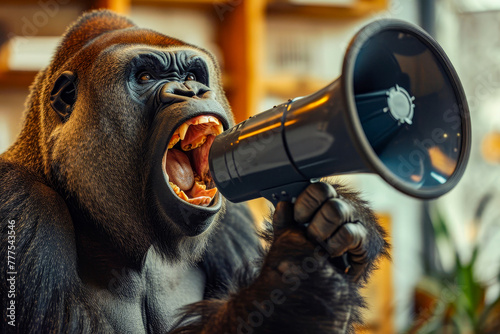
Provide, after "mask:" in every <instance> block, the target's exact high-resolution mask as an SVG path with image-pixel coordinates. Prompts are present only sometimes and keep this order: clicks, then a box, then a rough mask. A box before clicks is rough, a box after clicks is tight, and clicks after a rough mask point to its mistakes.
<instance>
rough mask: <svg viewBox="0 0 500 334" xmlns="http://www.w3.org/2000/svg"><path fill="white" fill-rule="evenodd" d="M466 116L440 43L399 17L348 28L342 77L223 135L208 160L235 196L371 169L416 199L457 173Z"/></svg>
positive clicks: (281, 194)
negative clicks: (352, 29) (355, 31)
mask: <svg viewBox="0 0 500 334" xmlns="http://www.w3.org/2000/svg"><path fill="white" fill-rule="evenodd" d="M470 131H471V126H470V117H469V111H468V107H467V101H466V99H465V94H464V92H463V89H462V86H461V84H460V81H459V79H458V76H457V74H456V72H455V70H454V69H453V66H452V65H451V63H450V61H449V59H448V58H447V57H446V55H445V53H444V51H443V50H442V49H441V47H440V46H439V45H438V43H437V42H436V41H435V40H434V39H432V38H431V37H430V36H429V35H428V34H427V33H425V32H424V31H423V30H422V29H420V28H418V27H416V26H414V25H411V24H408V23H406V22H403V21H399V20H379V21H375V22H373V23H371V24H369V25H367V26H366V27H365V28H363V29H362V30H361V31H360V32H358V34H356V35H355V36H354V38H353V39H352V41H351V44H350V45H349V47H348V49H347V52H346V56H345V58H344V64H343V70H342V76H340V77H339V78H338V79H337V80H335V81H334V82H332V83H331V84H330V85H328V86H326V87H325V88H323V89H321V90H320V91H318V92H316V93H313V94H311V95H309V96H306V97H304V98H297V99H293V100H289V101H288V102H286V103H284V104H281V105H279V106H276V107H274V108H272V109H270V110H267V111H265V112H262V113H260V114H257V115H256V116H254V117H252V118H250V119H248V120H246V121H244V122H242V123H240V124H238V125H236V126H235V127H233V128H231V129H229V130H227V131H225V132H224V133H222V134H221V135H219V136H218V137H217V138H216V139H215V141H214V143H213V145H212V148H211V150H210V156H209V164H210V170H211V174H212V177H213V179H214V181H215V183H216V185H217V187H218V189H219V191H220V192H221V193H222V194H223V195H224V196H225V197H226V198H228V199H229V200H231V201H234V202H239V201H244V200H249V199H252V198H256V197H261V196H264V197H266V198H268V199H271V200H272V201H273V202H277V201H279V200H290V199H293V197H294V196H296V195H298V193H299V192H300V190H301V189H302V188H304V187H305V185H306V184H308V183H309V182H310V181H311V180H315V179H317V178H320V177H324V176H329V175H337V174H346V173H355V172H370V173H376V174H378V175H380V176H381V177H382V178H383V179H384V180H385V181H387V182H388V183H389V184H390V185H392V186H393V187H395V188H396V189H398V190H400V191H402V192H404V193H406V194H408V195H411V196H414V197H417V198H422V199H430V198H435V197H438V196H441V195H443V194H445V193H446V192H448V191H449V190H451V189H452V188H453V187H454V186H455V185H456V184H457V182H458V181H459V180H460V178H461V177H462V175H463V172H464V170H465V166H466V164H467V161H468V156H469V151H470V137H471V136H470Z"/></svg>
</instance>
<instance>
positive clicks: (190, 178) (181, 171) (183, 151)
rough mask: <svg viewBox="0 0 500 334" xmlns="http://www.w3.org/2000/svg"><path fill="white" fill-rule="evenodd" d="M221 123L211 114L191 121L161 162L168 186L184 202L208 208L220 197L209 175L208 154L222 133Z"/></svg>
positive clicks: (173, 139) (174, 138) (178, 131)
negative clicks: (216, 138) (216, 196)
mask: <svg viewBox="0 0 500 334" xmlns="http://www.w3.org/2000/svg"><path fill="white" fill-rule="evenodd" d="M222 131H223V126H222V124H221V122H220V121H219V120H218V119H217V118H216V117H214V116H211V115H200V116H196V117H193V118H190V119H188V120H187V121H185V122H184V123H182V125H181V126H179V127H178V128H177V129H176V130H175V131H174V134H173V135H172V137H171V138H170V141H169V144H168V148H167V150H166V151H165V154H164V155H163V159H162V165H163V166H162V167H163V171H164V173H166V175H167V178H168V184H169V185H170V187H171V188H172V190H173V191H174V192H175V193H176V194H177V196H179V197H180V198H181V199H182V200H184V201H186V202H188V203H191V204H194V205H200V206H209V205H210V203H211V202H212V199H213V198H214V197H215V195H216V194H217V188H215V184H214V182H213V180H212V176H211V175H210V170H209V167H208V154H209V152H210V147H211V146H212V143H213V141H214V139H215V136H217V135H219V134H221V133H222Z"/></svg>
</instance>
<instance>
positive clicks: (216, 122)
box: [208, 116, 220, 125]
mask: <svg viewBox="0 0 500 334" xmlns="http://www.w3.org/2000/svg"><path fill="white" fill-rule="evenodd" d="M208 121H209V122H212V123H215V124H217V125H220V122H219V120H218V119H217V118H215V117H213V116H208Z"/></svg>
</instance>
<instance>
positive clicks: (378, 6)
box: [267, 0, 388, 19]
mask: <svg viewBox="0 0 500 334" xmlns="http://www.w3.org/2000/svg"><path fill="white" fill-rule="evenodd" d="M387 7H388V0H357V1H356V3H355V4H354V5H352V6H336V5H331V6H329V5H305V4H297V3H290V2H288V1H282V0H274V1H272V0H270V1H269V5H268V7H267V11H268V14H274V15H276V14H278V15H297V16H301V17H313V18H342V19H347V18H356V17H361V16H365V15H370V14H373V13H375V12H378V11H381V10H384V9H387Z"/></svg>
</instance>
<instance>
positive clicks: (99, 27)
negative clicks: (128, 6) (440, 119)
mask: <svg viewBox="0 0 500 334" xmlns="http://www.w3.org/2000/svg"><path fill="white" fill-rule="evenodd" d="M232 125H234V120H233V118H232V115H231V111H230V107H229V105H228V102H227V99H226V97H225V95H224V91H223V89H222V87H221V77H220V70H219V66H218V65H217V62H216V60H215V59H214V57H213V56H212V55H211V54H210V53H209V52H207V51H205V50H203V49H200V48H198V47H196V46H193V45H190V44H187V43H184V42H182V41H180V40H177V39H174V38H171V37H167V36H165V35H162V34H160V33H157V32H155V31H152V30H148V29H142V28H139V27H137V26H135V25H134V24H133V23H132V22H131V21H130V20H128V19H127V18H124V17H122V16H119V15H117V14H114V13H112V12H110V11H102V10H101V11H93V12H88V13H86V14H84V15H83V16H82V17H81V18H80V19H79V20H78V21H77V22H75V23H74V24H73V25H72V26H71V27H70V28H69V29H68V30H67V32H66V33H65V35H64V37H63V39H62V41H61V43H60V45H59V47H58V49H57V51H56V53H55V55H54V58H53V60H52V62H51V63H50V65H49V66H48V67H47V68H45V69H44V70H42V71H41V72H40V73H39V74H38V75H37V77H36V79H35V81H34V83H33V85H32V86H31V91H30V95H29V97H28V100H27V104H26V114H25V121H24V126H23V129H22V131H21V133H20V135H19V137H18V139H17V140H16V141H15V143H14V144H13V145H12V146H11V147H10V148H9V149H8V150H7V151H6V152H5V153H3V154H2V155H1V156H0V184H1V190H0V218H1V250H0V253H1V254H0V262H1V268H2V270H1V271H0V280H1V282H2V283H1V288H2V291H1V296H2V297H1V300H2V307H1V309H2V318H3V321H2V325H1V327H2V328H1V329H0V330H1V331H2V332H17V333H42V332H43V333H46V332H50V333H166V332H169V333H350V332H353V328H354V325H355V324H356V323H359V322H360V321H361V318H360V308H362V307H363V306H364V303H363V300H362V298H361V297H360V295H359V293H358V290H359V288H360V287H361V286H363V285H364V284H365V282H366V281H367V278H368V276H369V274H370V272H371V271H372V269H373V268H374V267H375V263H376V262H377V259H379V258H380V257H381V256H383V255H386V254H387V249H388V244H387V242H386V241H385V233H384V231H383V230H382V228H381V227H380V226H379V225H378V223H377V221H376V219H375V216H374V214H373V212H372V211H371V210H370V208H369V207H368V205H367V203H366V202H364V201H363V200H361V199H360V198H359V195H358V194H357V193H356V192H354V191H352V190H350V189H349V188H347V187H346V186H343V185H341V184H329V183H327V182H318V183H314V184H312V185H310V186H309V187H308V188H307V189H306V190H304V192H302V193H301V194H300V195H299V196H298V197H297V199H296V201H295V202H294V203H290V202H280V203H279V204H278V205H277V208H276V210H275V212H274V215H273V217H272V219H271V220H272V222H269V223H267V225H266V226H267V227H266V228H258V227H257V226H261V225H257V224H256V223H255V222H254V221H253V218H252V215H251V213H250V211H249V209H248V208H247V206H246V205H245V204H233V203H230V202H229V201H226V200H225V199H224V198H223V197H222V195H221V194H220V193H218V190H217V189H216V188H215V186H214V183H213V181H212V178H211V176H210V172H209V169H208V152H209V149H210V145H211V143H212V142H213V139H214V137H215V136H216V135H218V134H220V133H221V132H222V131H223V130H225V129H228V128H229V127H231V126H232Z"/></svg>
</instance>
